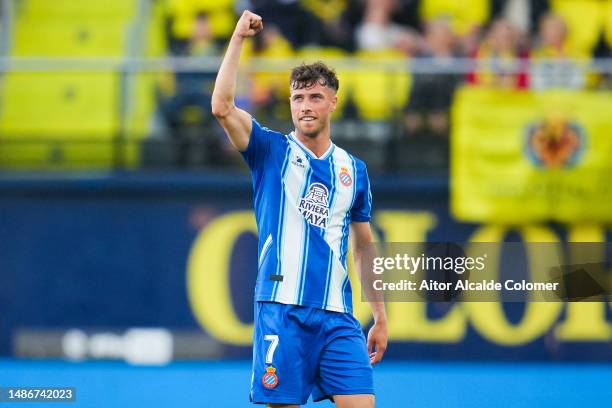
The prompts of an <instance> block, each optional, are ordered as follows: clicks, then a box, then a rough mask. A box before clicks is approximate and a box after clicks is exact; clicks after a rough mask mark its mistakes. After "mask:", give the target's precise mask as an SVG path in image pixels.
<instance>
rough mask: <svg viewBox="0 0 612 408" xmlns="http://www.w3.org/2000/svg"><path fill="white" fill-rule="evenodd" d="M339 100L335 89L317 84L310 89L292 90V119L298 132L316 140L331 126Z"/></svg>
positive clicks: (290, 99) (290, 97)
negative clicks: (331, 117) (322, 131)
mask: <svg viewBox="0 0 612 408" xmlns="http://www.w3.org/2000/svg"><path fill="white" fill-rule="evenodd" d="M337 100H338V98H337V96H336V94H335V92H334V90H333V89H331V88H328V87H326V86H323V85H321V84H320V83H318V82H317V83H316V84H315V85H313V86H311V87H310V88H302V89H291V95H290V96H289V101H290V104H291V118H292V119H293V124H294V125H295V129H296V131H298V132H299V133H301V134H302V135H304V136H307V137H311V138H315V137H317V136H318V135H319V133H320V132H321V130H323V129H325V128H326V127H328V126H329V121H330V116H331V114H332V112H333V111H334V110H335V109H336V101H337Z"/></svg>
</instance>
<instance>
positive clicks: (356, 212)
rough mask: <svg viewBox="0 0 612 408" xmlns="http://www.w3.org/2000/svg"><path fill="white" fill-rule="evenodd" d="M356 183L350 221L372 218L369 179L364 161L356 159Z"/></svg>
mask: <svg viewBox="0 0 612 408" xmlns="http://www.w3.org/2000/svg"><path fill="white" fill-rule="evenodd" d="M356 164H357V169H356V172H355V173H356V175H357V177H356V178H357V184H356V186H355V188H356V189H357V190H356V192H355V202H354V203H353V207H352V208H351V221H357V222H367V221H370V219H371V218H372V217H371V215H370V212H371V211H372V192H371V191H370V179H369V178H368V170H367V169H366V165H365V163H363V162H362V161H357V163H356Z"/></svg>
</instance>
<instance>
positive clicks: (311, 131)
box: [299, 124, 321, 138]
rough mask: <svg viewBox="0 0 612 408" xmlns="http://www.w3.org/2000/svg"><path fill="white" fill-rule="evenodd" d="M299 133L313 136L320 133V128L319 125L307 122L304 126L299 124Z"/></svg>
mask: <svg viewBox="0 0 612 408" xmlns="http://www.w3.org/2000/svg"><path fill="white" fill-rule="evenodd" d="M299 129H300V133H302V134H303V135H304V136H307V137H310V138H315V137H317V136H318V135H319V133H321V128H320V127H319V126H314V125H310V124H307V125H306V126H299Z"/></svg>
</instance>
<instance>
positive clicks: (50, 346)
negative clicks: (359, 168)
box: [0, 0, 612, 407]
mask: <svg viewBox="0 0 612 408" xmlns="http://www.w3.org/2000/svg"><path fill="white" fill-rule="evenodd" d="M245 8H249V9H251V10H253V11H255V12H256V13H259V14H260V15H262V16H263V18H264V23H265V30H264V32H263V33H262V34H261V35H259V36H258V37H257V38H255V39H254V40H253V41H251V42H249V43H247V44H246V45H245V47H244V55H243V60H242V67H241V76H240V79H241V81H240V84H239V85H240V86H239V97H238V100H237V102H238V104H239V105H240V106H242V107H244V108H245V109H247V110H248V111H249V112H251V113H253V114H254V115H255V117H256V118H257V119H258V120H259V121H260V123H262V124H264V125H266V126H268V127H271V128H276V129H279V130H283V131H289V130H290V129H291V120H290V113H289V110H288V104H287V97H288V84H287V81H288V70H289V68H290V67H292V66H294V65H296V64H299V63H301V62H302V61H307V62H312V61H314V60H323V61H325V62H327V63H328V64H329V65H331V66H333V67H335V68H336V69H337V72H338V75H339V78H340V91H339V98H340V108H339V109H338V112H337V113H336V114H335V118H334V124H333V132H332V137H333V140H334V142H335V143H336V144H338V145H340V146H343V147H345V148H346V149H347V150H349V151H351V152H354V153H355V154H356V155H358V156H360V157H362V158H363V159H364V160H365V161H366V162H367V164H368V168H369V171H370V176H371V179H372V188H373V194H374V197H375V207H374V219H373V223H374V226H375V230H376V235H377V237H378V239H379V240H385V241H390V242H392V241H396V242H427V241H429V242H436V241H438V242H441V241H455V242H470V241H488V242H502V241H505V240H515V241H521V242H556V243H559V246H560V248H567V246H566V244H567V243H570V242H597V243H602V244H603V243H608V244H609V243H610V241H611V238H612V234H611V225H612V204H611V203H612V184H611V183H610V180H612V51H611V49H612V0H531V1H529V0H464V1H461V2H458V1H450V0H244V1H238V0H216V1H213V0H105V1H100V2H83V1H77V0H54V1H47V0H1V2H0V386H76V387H77V388H78V390H77V403H76V404H75V405H76V406H83V407H98V406H100V407H101V406H104V407H109V406H142V407H166V406H170V405H171V404H174V405H177V406H184V407H187V406H189V407H191V406H193V407H195V406H199V407H209V406H210V407H212V406H215V407H243V406H244V407H246V406H248V384H249V380H250V363H249V358H250V344H251V331H252V328H251V322H252V293H253V285H254V282H255V274H256V270H255V266H254V265H255V264H256V237H255V235H254V233H255V223H254V219H253V215H252V212H251V187H250V186H251V185H250V180H249V176H248V173H247V172H246V169H245V166H244V165H243V164H242V163H241V160H240V158H239V156H238V155H237V154H236V153H235V152H233V150H232V149H231V148H230V146H229V145H228V143H227V142H226V140H225V138H224V136H223V134H222V131H221V129H220V128H219V127H218V125H217V124H216V122H215V121H214V118H213V117H211V113H210V93H211V91H212V85H213V81H214V78H215V75H216V70H217V68H218V65H219V62H220V57H221V55H222V53H223V49H224V46H225V44H226V42H227V40H228V37H229V36H230V35H231V32H232V30H233V26H234V24H235V22H236V20H237V16H238V15H239V14H240V13H241V12H242V10H243V9H245ZM606 248H609V245H608V246H606V245H602V246H601V250H599V251H592V253H589V254H584V253H580V254H576V253H572V251H570V250H566V252H567V253H566V257H567V259H568V261H570V262H573V263H580V262H607V265H608V266H609V265H610V258H611V257H612V254H610V253H609V252H610V251H609V250H606ZM525 256H526V259H528V260H529V254H528V253H526V255H525ZM529 261H531V260H529ZM356 292H357V291H356ZM356 300H357V301H358V300H359V299H356ZM589 300H590V301H588V302H572V303H552V302H549V303H543V302H531V303H529V302H527V303H511V304H506V303H503V304H502V303H500V302H492V303H491V302H489V303H484V302H481V303H467V302H466V303H436V302H427V303H416V302H413V303H390V304H389V305H388V314H389V332H390V338H391V345H390V348H389V351H388V353H387V357H386V359H385V361H384V363H383V364H382V365H380V366H379V367H377V368H376V381H377V389H378V390H379V393H380V395H379V405H378V406H380V407H403V406H422V407H437V406H445V405H452V406H512V407H534V406H538V407H540V406H555V407H562V406H578V405H585V406H602V407H603V406H609V404H610V401H611V400H612V391H611V389H610V384H612V366H611V364H610V363H611V362H612V311H611V309H612V308H611V305H612V303H610V298H609V297H607V298H604V297H600V298H596V299H589ZM355 314H356V316H357V317H358V318H359V319H360V320H361V321H362V323H363V324H364V326H366V327H367V325H368V323H369V321H368V309H367V305H363V304H360V303H358V304H357V307H356V312H355ZM1 404H2V403H0V405H1ZM321 405H322V406H326V404H321ZM36 406H41V405H36ZM54 406H56V405H54ZM327 406H329V404H327Z"/></svg>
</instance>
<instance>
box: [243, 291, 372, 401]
mask: <svg viewBox="0 0 612 408" xmlns="http://www.w3.org/2000/svg"><path fill="white" fill-rule="evenodd" d="M311 394H312V398H313V400H314V401H315V402H316V401H321V400H323V399H331V398H332V396H333V395H352V394H374V381H373V376H372V366H371V365H370V358H369V357H368V351H367V347H366V340H365V337H364V335H363V332H362V331H361V325H360V324H359V322H358V321H357V320H356V319H355V318H354V317H353V316H352V315H351V314H349V313H338V312H330V311H327V310H323V309H316V308H311V307H303V306H296V305H285V304H282V303H273V302H255V333H254V335H253V375H252V380H251V402H254V403H256V404H265V403H277V404H298V405H303V404H305V403H306V402H307V401H308V397H309V396H310V395H311Z"/></svg>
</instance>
